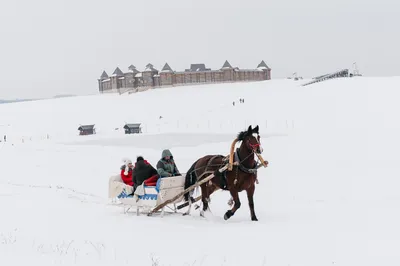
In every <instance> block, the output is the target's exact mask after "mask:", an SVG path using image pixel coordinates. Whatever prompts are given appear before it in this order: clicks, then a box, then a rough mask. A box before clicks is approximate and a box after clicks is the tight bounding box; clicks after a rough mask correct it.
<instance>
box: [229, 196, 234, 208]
mask: <svg viewBox="0 0 400 266" xmlns="http://www.w3.org/2000/svg"><path fill="white" fill-rule="evenodd" d="M228 205H229V206H232V205H233V198H232V197H231V198H230V199H229V201H228Z"/></svg>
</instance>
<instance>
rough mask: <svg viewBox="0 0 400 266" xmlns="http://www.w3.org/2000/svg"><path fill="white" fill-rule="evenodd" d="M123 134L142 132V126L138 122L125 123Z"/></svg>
mask: <svg viewBox="0 0 400 266" xmlns="http://www.w3.org/2000/svg"><path fill="white" fill-rule="evenodd" d="M124 129H125V134H139V133H142V128H141V127H140V123H139V124H125V126H124Z"/></svg>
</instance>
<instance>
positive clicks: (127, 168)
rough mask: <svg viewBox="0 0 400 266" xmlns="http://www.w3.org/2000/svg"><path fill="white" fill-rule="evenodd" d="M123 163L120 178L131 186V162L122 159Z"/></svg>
mask: <svg viewBox="0 0 400 266" xmlns="http://www.w3.org/2000/svg"><path fill="white" fill-rule="evenodd" d="M123 161H124V165H122V166H121V178H122V181H124V183H125V184H127V185H129V186H132V187H133V176H132V171H133V164H132V161H131V160H129V159H124V160H123Z"/></svg>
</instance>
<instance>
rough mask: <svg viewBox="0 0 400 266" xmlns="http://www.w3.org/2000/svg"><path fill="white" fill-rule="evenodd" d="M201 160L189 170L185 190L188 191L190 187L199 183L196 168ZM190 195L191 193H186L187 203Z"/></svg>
mask: <svg viewBox="0 0 400 266" xmlns="http://www.w3.org/2000/svg"><path fill="white" fill-rule="evenodd" d="M199 160H200V159H199ZM199 160H197V161H195V162H194V163H193V164H192V166H191V167H190V169H189V170H188V171H187V173H186V176H185V189H187V188H188V187H190V186H191V185H194V184H195V183H196V182H197V175H196V170H195V167H196V164H197V162H198V161H199ZM189 193H190V192H188V193H186V194H185V195H184V197H185V201H188V200H189Z"/></svg>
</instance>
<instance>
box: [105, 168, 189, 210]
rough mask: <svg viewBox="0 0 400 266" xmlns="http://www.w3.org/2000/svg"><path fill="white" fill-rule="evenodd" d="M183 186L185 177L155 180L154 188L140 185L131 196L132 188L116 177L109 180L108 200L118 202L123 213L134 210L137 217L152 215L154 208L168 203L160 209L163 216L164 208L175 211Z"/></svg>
mask: <svg viewBox="0 0 400 266" xmlns="http://www.w3.org/2000/svg"><path fill="white" fill-rule="evenodd" d="M184 185H185V175H180V176H172V177H163V178H159V179H158V180H157V184H156V186H146V185H145V184H142V185H141V186H139V187H138V188H137V189H136V191H135V194H133V187H132V186H129V185H126V184H124V182H123V181H122V179H121V178H120V176H119V175H116V176H112V177H111V178H110V182H109V198H111V199H113V201H116V200H119V201H120V202H121V203H122V204H123V206H124V213H127V212H128V211H129V210H130V209H131V208H136V214H137V215H140V213H141V212H147V213H153V210H154V209H155V208H158V207H159V206H161V205H162V204H164V203H165V202H168V204H165V205H163V207H162V208H161V216H163V215H164V211H165V210H166V208H168V209H170V210H172V211H174V212H176V211H177V208H176V203H178V202H180V201H182V199H183V193H182V191H184ZM180 194H182V195H181V196H180V197H176V195H180ZM172 198H174V200H173V201H171V199H172ZM169 205H172V206H169ZM157 210H159V208H158V209H157Z"/></svg>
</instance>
